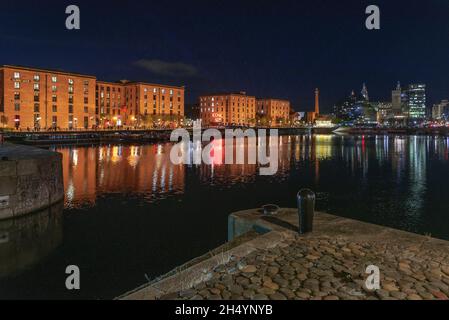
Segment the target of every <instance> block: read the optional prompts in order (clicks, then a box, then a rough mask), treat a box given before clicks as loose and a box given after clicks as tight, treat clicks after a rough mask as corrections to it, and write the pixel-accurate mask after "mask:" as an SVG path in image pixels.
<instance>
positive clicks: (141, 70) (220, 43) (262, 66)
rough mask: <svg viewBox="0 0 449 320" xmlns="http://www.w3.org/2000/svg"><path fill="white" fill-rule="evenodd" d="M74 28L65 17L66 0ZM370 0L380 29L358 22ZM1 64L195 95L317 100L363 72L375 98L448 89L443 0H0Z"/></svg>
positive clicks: (336, 94)
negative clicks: (76, 12)
mask: <svg viewBox="0 0 449 320" xmlns="http://www.w3.org/2000/svg"><path fill="white" fill-rule="evenodd" d="M70 4H76V5H78V6H79V7H80V10H81V30H67V29H66V28H65V20H66V17H67V15H66V14H65V8H66V6H67V5H70ZM370 4H376V5H378V6H379V7H380V11H381V30H372V31H370V30H367V29H366V28H365V19H366V17H367V15H366V14H365V8H366V7H367V6H368V5H370ZM0 45H1V46H0V64H18V65H26V66H34V67H44V68H56V69H63V70H66V71H73V72H80V73H87V74H92V75H96V76H97V77H98V79H101V80H109V81H116V80H119V79H130V80H140V81H146V82H156V83H167V84H175V85H185V86H186V88H187V92H186V99H187V102H188V103H192V102H196V100H197V97H198V95H200V94H202V93H210V92H217V91H219V92H222V91H246V92H247V93H248V94H251V95H256V96H258V97H277V98H287V99H290V100H291V101H292V103H293V106H294V107H295V109H296V110H298V111H299V110H310V109H312V107H313V91H314V88H315V87H319V88H320V91H321V104H322V108H323V109H324V111H330V110H331V107H332V106H333V104H334V103H336V102H337V101H338V100H339V99H341V98H342V97H344V96H346V95H347V94H349V93H350V91H351V90H352V89H355V90H357V91H358V92H359V91H360V90H361V87H362V83H363V82H366V84H367V86H368V90H369V93H370V98H371V100H384V99H387V100H390V98H391V89H393V88H394V87H395V85H396V82H397V81H398V80H400V81H401V83H402V84H408V83H411V82H424V83H426V84H427V86H428V100H429V103H428V104H429V105H430V103H433V102H436V101H439V100H441V99H444V98H449V80H448V79H449V1H447V0H421V1H415V0H411V1H410V0H409V1H402V0H394V1H392V0H389V1H347V0H346V1H345V0H342V1H335V0H326V1H318V0H314V1H307V2H306V1H302V0H301V1H274V0H273V1H261V0H259V1H250V0H247V1H245V0H240V1H230V0H228V1H214V0H209V1H195V0H185V1H182V2H179V3H177V2H176V1H142V0H136V1H134V0H132V1H130V0H126V1H123V0H122V1H117V2H115V1H98V0H95V1H79V0H71V1H45V0H41V1H39V2H38V1H25V0H24V1H5V0H2V1H1V4H0Z"/></svg>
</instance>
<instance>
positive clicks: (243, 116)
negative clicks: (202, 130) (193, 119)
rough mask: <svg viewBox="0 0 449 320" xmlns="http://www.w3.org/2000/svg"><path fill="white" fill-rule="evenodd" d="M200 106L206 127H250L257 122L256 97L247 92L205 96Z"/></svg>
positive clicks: (201, 97) (200, 101) (200, 100)
mask: <svg viewBox="0 0 449 320" xmlns="http://www.w3.org/2000/svg"><path fill="white" fill-rule="evenodd" d="M199 105H200V113H201V121H202V124H203V125H205V126H219V125H236V126H248V125H254V124H255V121H256V97H254V96H248V95H247V94H246V92H240V93H222V94H212V95H203V96H200V99H199Z"/></svg>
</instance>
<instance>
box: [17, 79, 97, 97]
mask: <svg viewBox="0 0 449 320" xmlns="http://www.w3.org/2000/svg"><path fill="white" fill-rule="evenodd" d="M14 89H20V82H18V81H15V82H14ZM33 89H34V91H39V90H40V85H39V83H34V84H33ZM51 91H52V92H57V91H58V87H57V86H55V85H52V86H51ZM68 91H69V93H73V92H74V87H73V86H69V87H68ZM84 93H85V94H88V93H89V89H88V88H87V87H86V88H84Z"/></svg>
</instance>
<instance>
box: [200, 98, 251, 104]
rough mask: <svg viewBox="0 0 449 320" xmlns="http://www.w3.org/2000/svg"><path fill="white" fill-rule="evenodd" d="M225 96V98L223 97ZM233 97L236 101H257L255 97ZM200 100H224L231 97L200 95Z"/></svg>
mask: <svg viewBox="0 0 449 320" xmlns="http://www.w3.org/2000/svg"><path fill="white" fill-rule="evenodd" d="M223 98H224V99H223ZM231 98H232V99H231V100H232V101H235V100H236V99H237V100H238V101H240V102H242V101H246V100H248V102H249V103H250V102H255V99H254V98H241V97H239V98H236V97H231ZM200 100H201V101H207V100H209V101H218V100H221V101H223V100H225V101H228V100H229V97H227V96H226V97H200Z"/></svg>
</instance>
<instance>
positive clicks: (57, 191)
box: [0, 144, 64, 219]
mask: <svg viewBox="0 0 449 320" xmlns="http://www.w3.org/2000/svg"><path fill="white" fill-rule="evenodd" d="M63 198H64V185H63V178H62V156H61V154H59V153H56V152H51V151H48V150H44V149H39V148H34V147H28V146H22V145H14V144H3V145H0V219H7V218H13V217H17V216H21V215H24V214H28V213H31V212H35V211H38V210H41V209H44V208H47V207H49V206H51V205H52V204H56V203H58V202H59V201H61V200H62V199H63Z"/></svg>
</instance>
